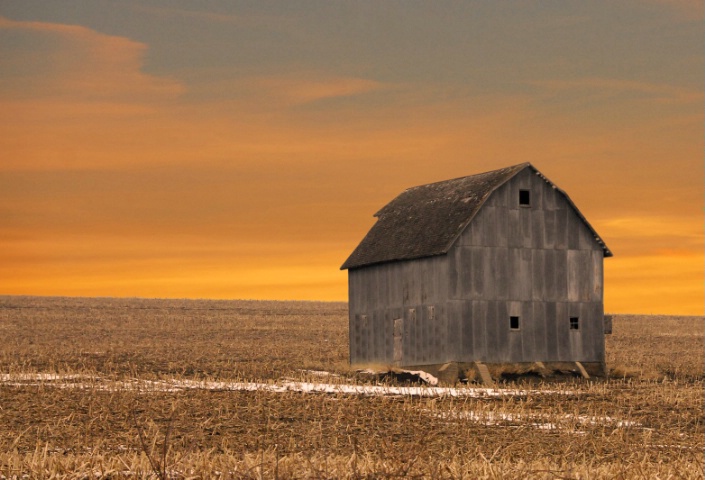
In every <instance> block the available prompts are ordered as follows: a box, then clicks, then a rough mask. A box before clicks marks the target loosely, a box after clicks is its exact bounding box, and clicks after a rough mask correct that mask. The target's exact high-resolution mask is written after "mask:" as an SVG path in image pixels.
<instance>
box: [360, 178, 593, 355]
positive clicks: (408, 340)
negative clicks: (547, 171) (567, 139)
mask: <svg viewBox="0 0 705 480" xmlns="http://www.w3.org/2000/svg"><path fill="white" fill-rule="evenodd" d="M520 189H526V190H529V191H530V192H531V205H530V206H529V207H525V206H520V205H519V190H520ZM348 279H349V308H350V361H351V363H353V364H366V363H367V364H375V363H378V364H386V365H391V364H392V363H393V360H394V319H399V318H401V319H403V338H402V350H403V352H402V360H401V365H406V366H412V365H428V364H440V363H445V362H448V361H460V362H471V361H483V362H488V363H494V362H497V363H500V362H533V361H584V362H604V355H605V352H604V335H603V250H602V247H601V246H600V245H599V244H598V243H597V242H596V241H595V239H594V238H593V236H592V233H591V232H590V230H589V229H588V228H587V227H586V226H585V224H584V223H583V222H582V221H581V219H580V218H579V217H578V215H577V214H576V212H575V211H574V210H573V209H572V208H571V206H570V205H569V204H568V202H567V201H566V200H565V198H564V197H563V195H562V194H561V193H560V192H558V191H557V190H555V189H554V188H552V187H551V185H550V184H548V183H546V182H545V181H544V180H543V179H542V178H541V177H540V176H538V175H536V174H534V172H533V171H532V170H531V169H526V170H524V171H522V172H520V173H519V174H517V175H516V176H515V177H513V178H512V179H511V180H509V181H508V182H507V183H506V184H504V185H503V186H502V187H500V188H499V189H497V190H496V191H495V192H494V193H492V194H491V196H490V198H489V199H488V200H487V201H486V202H485V204H484V206H483V207H482V208H481V209H480V211H479V212H478V214H477V216H476V217H475V218H474V219H473V220H472V221H471V223H470V225H469V226H468V227H467V228H466V229H465V231H464V232H463V233H462V234H461V235H460V237H458V239H457V241H456V242H455V244H454V245H453V247H452V248H451V249H450V250H449V252H448V254H447V255H440V256H435V257H428V258H423V259H417V260H410V261H399V262H390V263H383V264H378V265H371V266H366V267H362V268H354V269H350V270H349V271H348ZM510 316H518V317H520V326H519V329H516V330H512V329H510V324H509V317H510ZM570 317H578V318H579V326H580V327H579V329H578V330H571V329H570Z"/></svg>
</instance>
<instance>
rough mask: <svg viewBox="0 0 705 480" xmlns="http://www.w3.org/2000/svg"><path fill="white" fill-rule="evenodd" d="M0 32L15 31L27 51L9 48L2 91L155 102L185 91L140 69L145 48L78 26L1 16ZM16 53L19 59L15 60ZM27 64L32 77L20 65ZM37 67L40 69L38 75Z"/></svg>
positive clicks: (0, 63) (11, 95)
mask: <svg viewBox="0 0 705 480" xmlns="http://www.w3.org/2000/svg"><path fill="white" fill-rule="evenodd" d="M0 30H4V31H7V32H15V33H17V34H18V35H24V36H25V37H24V38H22V37H18V38H19V41H25V42H26V43H27V44H28V45H29V47H28V48H30V49H31V55H29V56H28V55H27V51H26V50H24V51H18V50H7V51H5V55H3V57H2V59H0V67H2V68H0V70H2V71H3V72H4V73H2V74H0V82H1V83H0V84H1V85H2V87H3V88H2V91H1V92H0V95H2V96H3V97H6V98H8V97H9V98H12V99H17V98H32V99H37V98H51V97H55V98H56V97H60V98H64V99H66V100H69V101H70V102H77V101H96V100H98V101H105V100H107V99H113V100H114V99H122V100H130V101H144V100H147V99H150V100H154V99H159V98H165V97H167V98H169V97H174V96H176V95H179V94H181V93H183V91H184V87H183V85H181V84H180V83H179V82H178V81H176V80H174V79H171V78H165V77H159V76H156V75H150V74H148V73H145V72H144V71H143V67H144V56H145V53H146V51H147V48H148V46H147V45H146V44H144V43H141V42H137V41H134V40H131V39H129V38H125V37H120V36H114V35H106V34H103V33H100V32H97V31H95V30H92V29H90V28H87V27H83V26H79V25H64V24H56V23H46V22H26V21H15V20H10V19H7V18H3V17H0ZM17 56H19V58H15V57H17ZM18 65H22V66H23V68H25V69H26V68H31V69H32V75H24V74H23V71H22V69H17V68H15V67H16V66H18ZM37 71H39V72H41V74H40V75H37V74H36V73H37Z"/></svg>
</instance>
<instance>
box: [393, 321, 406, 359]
mask: <svg viewBox="0 0 705 480" xmlns="http://www.w3.org/2000/svg"><path fill="white" fill-rule="evenodd" d="M403 338H404V319H403V318H395V319H394V365H396V366H399V365H401V359H402V345H403V343H402V339H403Z"/></svg>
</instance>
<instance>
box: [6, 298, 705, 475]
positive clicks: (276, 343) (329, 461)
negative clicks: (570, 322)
mask: <svg viewBox="0 0 705 480" xmlns="http://www.w3.org/2000/svg"><path fill="white" fill-rule="evenodd" d="M703 330H704V324H703V319H702V318H696V317H665V316H628V315H621V316H619V315H618V316H615V318H614V333H613V334H612V335H609V336H608V337H607V355H608V357H607V361H608V365H609V367H610V368H611V378H609V379H608V380H594V381H585V380H582V379H577V378H576V379H569V380H568V381H562V382H558V383H550V382H539V381H536V380H535V379H534V380H533V381H531V382H524V381H522V380H512V381H509V380H507V381H506V382H502V381H500V382H499V384H498V387H497V388H495V389H486V388H482V387H481V386H479V385H457V386H455V387H453V388H450V387H428V386H420V385H409V384H402V383H394V382H388V383H384V384H378V383H375V382H373V381H371V380H370V379H369V378H365V377H361V376H359V375H357V374H356V373H355V372H354V371H352V370H351V369H349V367H348V365H347V360H348V352H347V306H346V304H344V303H316V302H264V301H206V300H202V301H195V300H144V299H87V298H40V297H0V335H1V336H2V338H3V339H4V342H3V343H2V347H1V348H0V452H2V453H0V478H253V479H254V478H390V477H396V478H399V477H415V478H546V479H555V478H568V479H578V478H581V479H582V478H584V479H587V478H703V447H704V444H703V438H704V434H705V428H704V424H703V387H704V382H703V333H704V331H703Z"/></svg>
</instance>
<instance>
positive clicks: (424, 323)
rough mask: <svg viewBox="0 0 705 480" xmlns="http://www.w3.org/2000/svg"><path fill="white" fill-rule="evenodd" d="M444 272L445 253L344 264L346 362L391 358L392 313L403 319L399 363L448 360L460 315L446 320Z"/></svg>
mask: <svg viewBox="0 0 705 480" xmlns="http://www.w3.org/2000/svg"><path fill="white" fill-rule="evenodd" d="M449 278H450V276H449V275H448V257H447V256H446V255H441V256H437V257H429V258H422V259H418V260H414V261H410V262H409V261H407V262H391V263H383V264H380V265H372V266H368V267H364V268H357V269H351V270H349V271H348V283H349V309H350V361H351V363H353V364H364V363H382V364H390V365H391V364H392V362H393V358H394V330H393V325H394V319H395V318H403V319H404V322H403V329H404V334H403V339H402V342H403V343H402V349H403V354H402V365H414V364H416V365H418V364H421V363H444V362H447V361H449V360H451V359H452V358H453V356H452V355H451V354H450V352H449V351H448V349H446V344H447V343H448V342H449V341H450V342H452V340H449V339H452V338H454V337H453V335H457V332H458V331H459V320H457V319H459V318H460V317H459V316H454V318H455V319H456V323H453V324H448V322H447V318H448V316H447V308H446V307H447V305H446V300H447V298H448V281H449ZM429 307H433V308H432V309H430V308H429ZM364 316H367V323H365V322H364V320H363V317H364Z"/></svg>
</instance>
